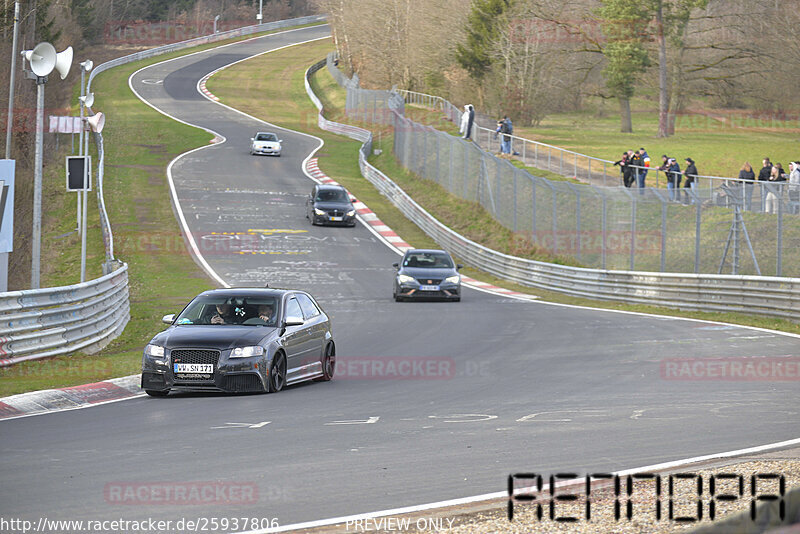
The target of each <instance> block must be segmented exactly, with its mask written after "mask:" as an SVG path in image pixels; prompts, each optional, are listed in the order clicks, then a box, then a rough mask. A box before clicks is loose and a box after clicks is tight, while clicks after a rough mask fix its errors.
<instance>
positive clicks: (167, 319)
mask: <svg viewBox="0 0 800 534" xmlns="http://www.w3.org/2000/svg"><path fill="white" fill-rule="evenodd" d="M161 322H162V323H164V324H172V323H174V322H175V314H174V313H170V314H169V315H165V316H164V317H162V318H161Z"/></svg>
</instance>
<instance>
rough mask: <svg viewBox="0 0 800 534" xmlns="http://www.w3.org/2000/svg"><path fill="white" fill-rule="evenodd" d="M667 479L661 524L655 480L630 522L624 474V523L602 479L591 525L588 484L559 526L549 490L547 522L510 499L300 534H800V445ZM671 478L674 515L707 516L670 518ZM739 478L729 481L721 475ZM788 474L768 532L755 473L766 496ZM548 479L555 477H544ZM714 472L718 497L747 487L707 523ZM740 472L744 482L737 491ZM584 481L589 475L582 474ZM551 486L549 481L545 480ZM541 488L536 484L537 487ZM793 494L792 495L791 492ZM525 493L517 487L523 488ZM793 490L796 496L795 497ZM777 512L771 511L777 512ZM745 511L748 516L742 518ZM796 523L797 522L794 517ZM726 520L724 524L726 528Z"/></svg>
mask: <svg viewBox="0 0 800 534" xmlns="http://www.w3.org/2000/svg"><path fill="white" fill-rule="evenodd" d="M654 474H658V475H660V476H661V503H662V504H661V519H660V520H656V517H655V506H656V505H655V503H656V502H657V500H658V499H657V496H656V484H655V481H654V480H652V479H651V480H633V488H632V490H633V494H632V496H631V498H630V501H631V505H632V507H633V508H632V517H631V519H630V520H628V519H626V517H625V515H626V509H627V502H628V497H627V487H626V485H625V477H621V478H622V479H623V480H622V481H621V487H620V490H619V495H620V497H619V501H620V514H621V519H620V520H616V519H615V501H616V499H615V493H616V490H615V487H614V484H613V481H598V482H597V483H594V482H593V484H592V488H591V496H592V498H591V500H590V513H591V521H587V520H586V498H585V495H586V491H585V484H584V483H583V482H581V483H580V484H578V485H577V486H573V487H575V489H574V490H571V491H570V490H567V489H566V487H565V488H564V489H563V491H562V489H561V488H560V489H559V490H558V491H557V493H556V494H557V495H562V494H563V495H569V494H570V493H571V494H573V495H575V496H576V500H575V501H573V502H568V501H563V502H558V503H557V504H556V512H555V513H556V517H559V516H560V517H566V516H572V517H577V518H579V520H578V521H575V522H557V521H553V520H551V519H549V500H548V497H549V493H548V492H547V490H545V491H544V495H542V496H539V500H538V501H537V502H542V503H543V504H542V513H543V516H542V519H538V518H537V513H536V512H537V506H536V504H537V502H523V501H515V502H514V503H513V504H514V506H513V515H514V518H513V521H509V519H508V500H507V499H499V500H496V501H491V502H483V503H473V504H469V505H465V506H456V507H450V508H445V509H436V510H428V511H425V512H419V513H414V514H406V515H395V516H386V517H383V518H374V519H370V520H366V521H362V522H360V523H358V522H350V523H347V524H345V523H340V524H337V525H331V526H327V527H317V528H313V529H305V530H302V531H300V532H303V533H307V534H322V533H333V532H337V533H341V532H374V533H396V532H435V533H442V534H489V533H498V532H503V533H505V532H508V533H514V534H517V533H518V534H528V533H579V534H590V533H615V534H628V533H648V534H650V533H654V534H662V533H663V534H666V533H673V532H686V533H692V532H694V531H697V534H712V533H714V534H717V533H720V534H721V533H739V534H745V533H747V534H750V533H755V532H769V533H770V534H779V533H780V534H788V533H792V534H800V448H793V449H785V450H779V451H774V452H769V453H759V454H754V455H748V456H741V457H737V458H726V459H724V460H715V461H709V462H704V463H698V464H691V465H688V466H685V467H681V468H675V469H670V470H667V471H663V472H659V473H654ZM670 474H672V475H673V477H671V478H672V481H673V484H674V485H673V517H674V518H679V517H692V518H696V517H697V512H698V510H697V508H698V502H699V503H700V506H702V516H703V519H702V520H701V521H700V522H688V521H686V522H684V521H676V520H674V519H673V520H670V519H668V517H669V480H670V477H669V475H670ZM677 474H696V475H700V476H701V477H702V495H699V496H698V495H697V486H698V483H697V478H696V477H695V478H680V479H679V478H678V477H676V476H674V475H677ZM724 474H726V475H735V476H734V477H733V478H730V479H725V478H723V477H720V476H719V475H724ZM770 474H775V475H783V477H784V480H785V492H786V496H787V497H788V498H787V499H786V508H785V510H786V516H787V522H793V524H791V525H784V526H783V527H782V528H781V527H777V526H775V525H774V524H772V526H769V527H766V526H762V525H760V523H763V521H762V520H763V519H765V518H767V517H769V513H770V511H768V510H766V509H765V508H763V506H770V505H771V506H776V505H777V503H775V504H772V503H767V502H763V501H759V502H758V506H759V508H758V510H757V512H758V517H757V519H758V521H756V522H753V521H752V520H751V519H750V517H749V514H750V507H751V502H752V499H751V491H752V488H751V482H752V478H753V476H754V475H759V478H758V479H757V489H756V494H757V495H762V496H766V495H769V494H778V493H779V491H780V488H779V480H780V479H770V478H765V477H764V475H770ZM543 475H546V476H549V475H550V473H546V474H545V473H543ZM712 475H715V478H716V480H715V483H716V487H715V495H717V496H722V495H730V494H733V495H737V494H739V492H740V490H741V494H742V496H741V497H739V498H738V499H736V500H731V501H726V500H722V499H720V500H717V501H715V516H716V517H715V519H714V520H713V521H711V520H709V513H710V502H711V499H710V488H709V485H710V477H711V476H712ZM739 475H741V477H742V485H741V488H740V487H739ZM580 476H585V473H583V474H580ZM543 482H544V483H545V484H546V483H547V480H544V481H543ZM531 484H532V483H531V482H529V481H527V480H522V479H519V480H517V481H516V482H515V487H516V488H525V487H530V486H531ZM534 484H535V483H534ZM792 490H794V491H792ZM518 491H519V490H518ZM790 492H791V496H790V495H789V494H790ZM775 510H777V508H775V509H774V510H772V512H773V513H775ZM741 514H747V516H746V517H744V520H741V521H738V522H737V523H733V521H735V520H737V519H742V518H743V516H742V515H741ZM789 518H791V519H789ZM723 521H724V523H723Z"/></svg>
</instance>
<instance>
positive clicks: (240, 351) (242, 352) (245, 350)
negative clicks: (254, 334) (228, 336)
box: [231, 345, 264, 358]
mask: <svg viewBox="0 0 800 534" xmlns="http://www.w3.org/2000/svg"><path fill="white" fill-rule="evenodd" d="M262 354H264V347H261V346H258V345H256V346H255V347H236V348H235V349H233V350H232V351H231V358H250V357H251V356H261V355H262Z"/></svg>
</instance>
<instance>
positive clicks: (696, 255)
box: [694, 200, 701, 273]
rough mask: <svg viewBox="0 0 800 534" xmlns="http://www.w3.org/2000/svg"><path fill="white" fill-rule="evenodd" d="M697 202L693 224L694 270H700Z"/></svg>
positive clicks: (698, 206) (699, 217)
mask: <svg viewBox="0 0 800 534" xmlns="http://www.w3.org/2000/svg"><path fill="white" fill-rule="evenodd" d="M696 202H697V212H696V213H697V214H696V215H695V226H694V272H695V273H699V272H700V219H701V211H700V202H699V200H697V201H696Z"/></svg>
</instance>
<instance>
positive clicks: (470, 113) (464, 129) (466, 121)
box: [459, 104, 475, 139]
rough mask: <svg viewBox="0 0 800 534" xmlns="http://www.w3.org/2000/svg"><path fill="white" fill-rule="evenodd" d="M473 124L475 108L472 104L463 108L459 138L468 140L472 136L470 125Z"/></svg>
mask: <svg viewBox="0 0 800 534" xmlns="http://www.w3.org/2000/svg"><path fill="white" fill-rule="evenodd" d="M474 123H475V108H474V107H473V106H472V104H467V105H465V106H464V113H462V114H461V129H460V130H459V131H460V132H461V137H462V138H463V139H470V138H471V136H472V125H473V124H474Z"/></svg>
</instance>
